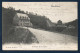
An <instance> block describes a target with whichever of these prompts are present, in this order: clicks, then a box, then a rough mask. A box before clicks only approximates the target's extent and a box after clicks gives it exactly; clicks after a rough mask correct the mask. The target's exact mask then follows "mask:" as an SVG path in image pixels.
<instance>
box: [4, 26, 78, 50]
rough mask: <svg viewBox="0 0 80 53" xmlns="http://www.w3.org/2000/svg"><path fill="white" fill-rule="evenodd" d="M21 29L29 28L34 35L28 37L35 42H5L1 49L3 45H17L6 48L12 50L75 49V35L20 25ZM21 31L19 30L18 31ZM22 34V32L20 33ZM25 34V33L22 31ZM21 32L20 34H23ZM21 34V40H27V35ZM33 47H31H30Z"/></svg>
mask: <svg viewBox="0 0 80 53" xmlns="http://www.w3.org/2000/svg"><path fill="white" fill-rule="evenodd" d="M21 28H22V29H25V30H27V29H28V30H29V31H30V32H31V34H33V35H34V36H35V38H36V39H34V37H32V38H30V39H31V40H34V41H36V40H37V42H38V43H36V42H33V43H32V44H24V43H23V42H21V43H20V44H16V43H7V44H4V45H3V49H4V48H5V47H17V48H6V49H7V50H8V49H10V50H11V49H13V50H15V49H16V50H36V49H38V50H42V49H44V50H46V49H47V50H49V49H50V50H77V41H78V40H77V37H75V36H71V35H65V34H60V33H56V32H50V31H45V30H42V29H34V28H30V27H28V28H27V27H21ZM20 32H21V31H20ZM21 34H22V33H21ZM24 34H26V33H24ZM24 34H22V35H24ZM22 35H19V37H21V39H22V41H23V40H27V38H26V37H27V35H24V37H23V38H22ZM32 48H33V49H32Z"/></svg>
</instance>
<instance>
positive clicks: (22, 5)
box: [2, 2, 78, 23]
mask: <svg viewBox="0 0 80 53" xmlns="http://www.w3.org/2000/svg"><path fill="white" fill-rule="evenodd" d="M9 6H10V7H14V8H15V10H18V9H21V10H23V11H25V12H26V11H28V12H33V13H37V14H39V15H42V16H46V17H47V18H49V19H50V20H51V21H52V22H54V23H57V21H58V20H61V21H62V22H63V23H67V22H70V21H73V20H75V19H78V15H77V2H2V7H5V8H8V7H9Z"/></svg>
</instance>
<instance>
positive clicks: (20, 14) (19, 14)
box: [17, 13, 28, 17]
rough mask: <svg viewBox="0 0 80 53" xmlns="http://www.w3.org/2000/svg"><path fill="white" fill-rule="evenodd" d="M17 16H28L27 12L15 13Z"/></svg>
mask: <svg viewBox="0 0 80 53" xmlns="http://www.w3.org/2000/svg"><path fill="white" fill-rule="evenodd" d="M17 16H18V17H28V15H27V14H23V13H17Z"/></svg>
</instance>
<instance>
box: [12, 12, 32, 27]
mask: <svg viewBox="0 0 80 53" xmlns="http://www.w3.org/2000/svg"><path fill="white" fill-rule="evenodd" d="M13 24H14V25H17V26H26V27H30V26H32V23H31V22H30V18H29V17H28V15H27V14H23V13H16V14H15V16H14V18H13Z"/></svg>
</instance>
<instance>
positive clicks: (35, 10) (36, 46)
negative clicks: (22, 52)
mask: <svg viewBox="0 0 80 53" xmlns="http://www.w3.org/2000/svg"><path fill="white" fill-rule="evenodd" d="M2 50H14V51H15V50H19V51H20V50H26V51H28V50H35V51H38V50H41V51H42V50H46V51H47V50H49V51H55V50H57V51H58V50H63V51H64V50H70V51H77V50H78V2H2Z"/></svg>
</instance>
